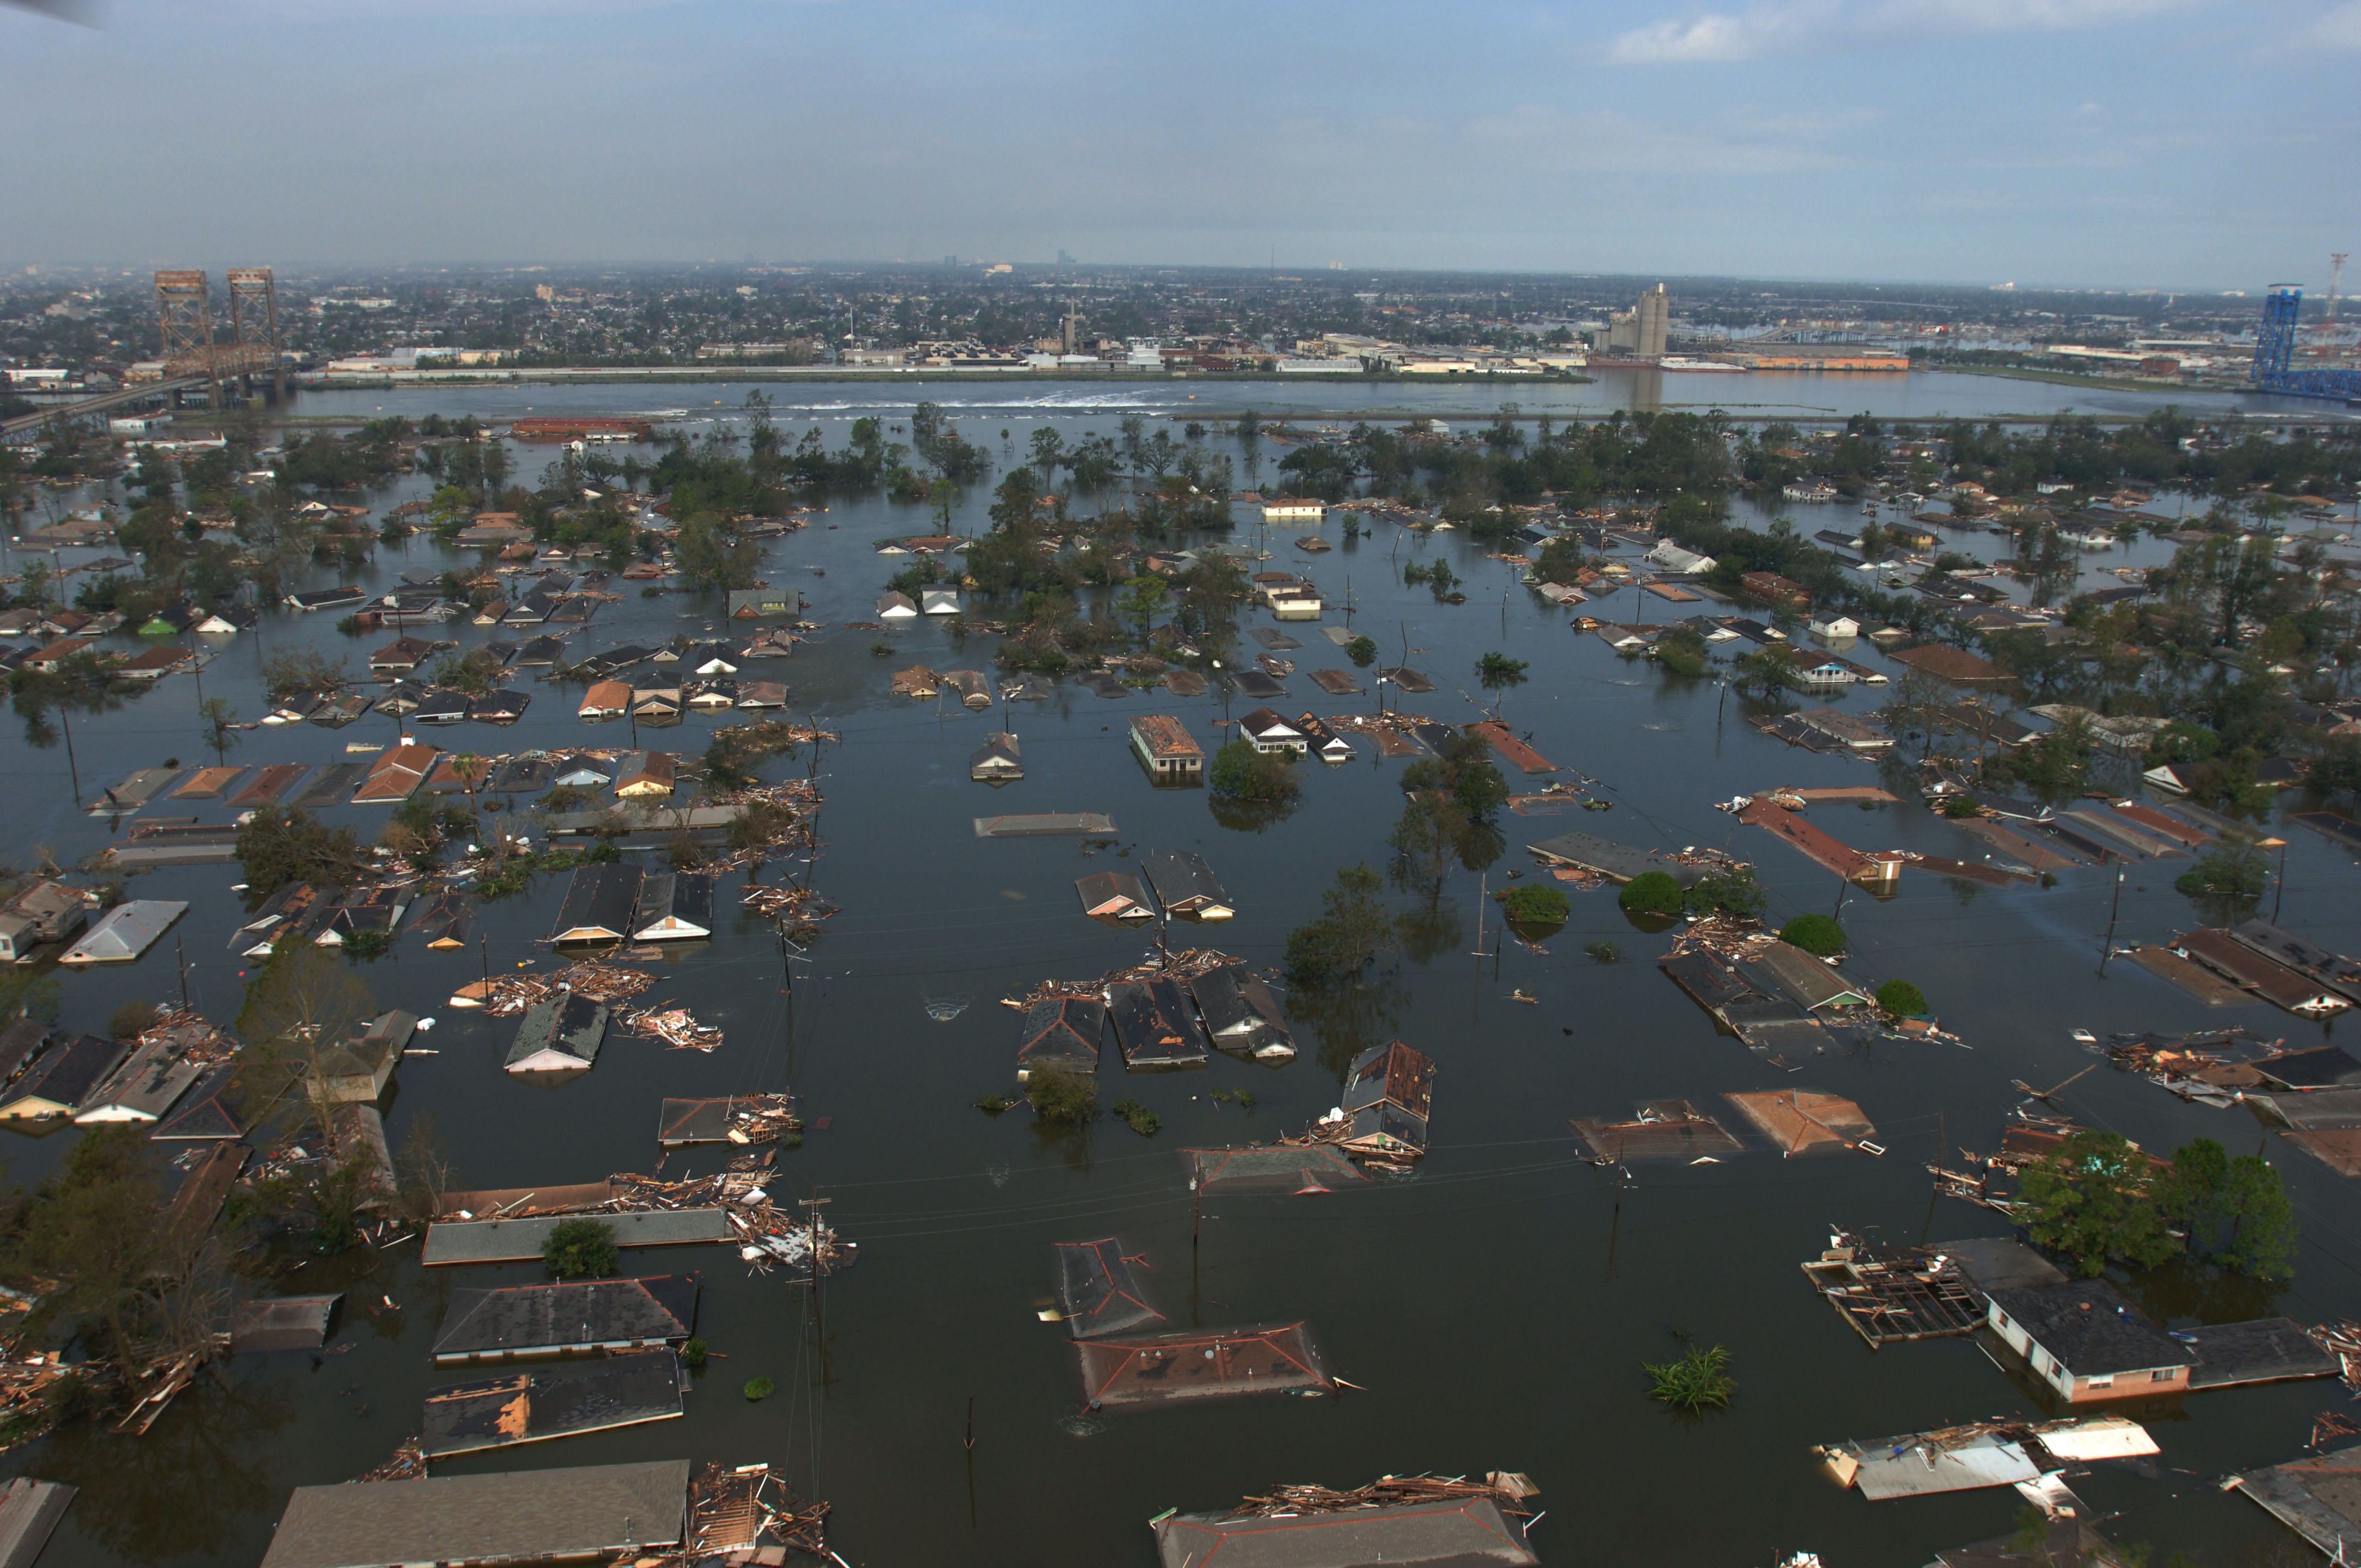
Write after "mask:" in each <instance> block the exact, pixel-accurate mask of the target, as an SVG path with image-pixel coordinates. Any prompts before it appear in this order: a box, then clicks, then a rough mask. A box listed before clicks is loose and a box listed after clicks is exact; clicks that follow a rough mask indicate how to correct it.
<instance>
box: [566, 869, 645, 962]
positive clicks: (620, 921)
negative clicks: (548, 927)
mask: <svg viewBox="0 0 2361 1568" xmlns="http://www.w3.org/2000/svg"><path fill="white" fill-rule="evenodd" d="M639 897H640V869H639V867H637V866H627V865H623V864H621V863H620V862H619V861H609V862H608V863H607V864H605V865H603V866H580V867H577V868H576V870H575V872H574V880H573V881H572V882H570V883H567V884H566V904H565V905H564V907H563V908H561V909H560V910H559V911H558V912H557V927H556V929H555V930H554V931H552V932H551V933H550V934H549V940H550V942H551V944H552V945H553V946H555V947H560V948H564V947H580V946H590V945H594V944H595V945H598V946H612V945H614V944H616V943H619V942H624V941H628V940H630V939H631V931H632V918H631V917H632V915H633V913H634V911H635V910H636V908H637V905H638V903H639Z"/></svg>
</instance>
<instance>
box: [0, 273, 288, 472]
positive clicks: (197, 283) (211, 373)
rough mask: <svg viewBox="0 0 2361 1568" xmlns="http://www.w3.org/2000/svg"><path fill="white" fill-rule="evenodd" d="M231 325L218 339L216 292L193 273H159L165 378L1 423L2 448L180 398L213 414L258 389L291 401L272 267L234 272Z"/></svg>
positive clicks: (231, 276)
mask: <svg viewBox="0 0 2361 1568" xmlns="http://www.w3.org/2000/svg"><path fill="white" fill-rule="evenodd" d="M228 282H229V322H228V333H227V335H226V336H222V335H217V334H216V328H215V323H214V308H213V298H212V291H211V289H210V288H209V286H208V285H207V282H206V280H205V275H204V274H203V272H199V271H193V270H170V271H163V272H159V273H157V274H156V324H157V327H158V329H159V334H160V335H161V337H162V339H163V351H162V353H161V354H160V355H159V356H158V357H159V359H160V360H161V361H162V362H163V367H164V370H163V374H162V375H161V376H160V377H159V378H157V379H155V380H153V381H135V382H133V383H131V384H130V385H128V386H126V387H120V388H117V389H115V390H114V391H112V392H104V393H101V394H100V395H98V396H96V397H91V398H82V399H79V400H75V401H73V402H71V403H63V404H60V405H58V406H56V407H53V408H47V409H42V410H40V411H38V412H34V413H29V414H20V415H17V416H16V417H15V418H13V419H5V420H0V442H30V441H35V440H38V439H39V438H40V435H41V433H42V432H43V431H44V430H47V429H49V427H50V426H52V425H61V424H64V423H67V422H71V421H77V420H92V421H97V420H103V419H104V418H106V417H108V416H110V415H113V414H116V413H120V412H123V411H126V410H130V409H134V408H137V407H139V406H142V405H148V404H155V403H162V404H164V405H165V406H167V407H170V405H171V403H172V401H173V400H175V399H177V398H179V397H180V396H181V394H183V393H187V394H190V395H194V394H195V393H197V392H199V391H203V393H204V394H205V400H206V401H207V403H208V404H210V405H211V406H212V407H214V408H217V409H218V408H223V407H225V406H226V405H227V404H228V403H229V402H233V401H236V402H243V401H245V400H247V399H248V398H251V397H252V396H253V395H254V394H255V392H256V391H257V390H258V389H259V390H261V391H262V392H263V393H264V394H265V395H266V396H268V397H269V399H270V400H271V401H273V402H274V403H277V404H280V405H281V406H284V405H285V403H286V401H287V361H286V357H285V356H284V355H283V354H282V353H281V352H280V337H279V290H278V285H277V284H276V283H275V282H274V281H273V280H272V278H271V275H270V269H269V268H268V267H233V268H231V269H229V273H228Z"/></svg>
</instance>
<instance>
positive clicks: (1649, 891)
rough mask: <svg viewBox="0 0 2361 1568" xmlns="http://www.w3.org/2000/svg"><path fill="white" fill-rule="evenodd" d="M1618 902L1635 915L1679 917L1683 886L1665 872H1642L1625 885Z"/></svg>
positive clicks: (1617, 898) (1618, 895)
mask: <svg viewBox="0 0 2361 1568" xmlns="http://www.w3.org/2000/svg"><path fill="white" fill-rule="evenodd" d="M1616 902H1617V903H1619V904H1620V905H1622V906H1623V907H1624V908H1626V909H1628V910H1630V911H1631V913H1632V914H1634V915H1678V914H1679V913H1680V912H1681V884H1680V883H1676V882H1675V881H1674V880H1673V879H1672V878H1671V877H1670V876H1669V875H1667V874H1666V873H1665V872H1641V873H1640V874H1639V875H1638V876H1635V877H1633V878H1632V879H1631V881H1630V882H1627V883H1624V884H1623V891H1622V892H1621V893H1620V894H1616Z"/></svg>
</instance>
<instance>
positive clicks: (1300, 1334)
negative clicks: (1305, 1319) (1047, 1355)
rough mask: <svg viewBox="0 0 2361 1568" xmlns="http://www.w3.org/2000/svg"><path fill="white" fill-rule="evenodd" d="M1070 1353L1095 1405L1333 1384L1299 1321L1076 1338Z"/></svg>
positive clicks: (1159, 1401) (1165, 1401) (1085, 1393)
mask: <svg viewBox="0 0 2361 1568" xmlns="http://www.w3.org/2000/svg"><path fill="white" fill-rule="evenodd" d="M1074 1357H1075V1360H1076V1362H1077V1364H1078V1365H1080V1366H1081V1368H1082V1396H1083V1398H1085V1399H1086V1400H1087V1401H1088V1402H1089V1404H1090V1406H1091V1408H1092V1409H1104V1408H1107V1407H1118V1406H1125V1405H1148V1404H1170V1403H1175V1402H1179V1401H1182V1400H1194V1399H1210V1398H1230V1397H1235V1396H1237V1395H1241V1394H1279V1393H1284V1392H1286V1391H1287V1390H1289V1389H1290V1388H1317V1389H1322V1390H1325V1391H1331V1392H1333V1391H1334V1388H1335V1382H1334V1379H1332V1378H1331V1377H1330V1376H1329V1375H1328V1369H1327V1366H1326V1365H1324V1364H1323V1362H1322V1361H1321V1359H1320V1354H1319V1352H1318V1351H1317V1350H1316V1349H1315V1348H1314V1347H1313V1345H1312V1340H1311V1336H1310V1335H1309V1334H1308V1333H1307V1332H1305V1330H1304V1325H1303V1324H1301V1323H1282V1324H1279V1325H1278V1326H1276V1327H1271V1328H1246V1329H1229V1330H1218V1329H1216V1330H1202V1329H1190V1330H1184V1331H1182V1332H1178V1333H1169V1334H1149V1335H1145V1336H1131V1335H1115V1336H1110V1337H1108V1338H1105V1339H1093V1340H1078V1341H1076V1342H1075V1344H1074Z"/></svg>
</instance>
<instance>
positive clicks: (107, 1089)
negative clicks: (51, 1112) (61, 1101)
mask: <svg viewBox="0 0 2361 1568" xmlns="http://www.w3.org/2000/svg"><path fill="white" fill-rule="evenodd" d="M204 1071H205V1069H204V1068H203V1065H201V1064H200V1063H197V1062H192V1061H191V1060H189V1059H188V1058H186V1057H184V1056H182V1055H181V1041H180V1040H178V1039H176V1038H172V1037H170V1035H169V1034H168V1035H165V1036H163V1037H159V1038H151V1039H149V1040H148V1043H147V1044H145V1045H141V1046H138V1047H135V1048H134V1049H133V1050H132V1052H131V1055H130V1056H129V1057H127V1058H125V1059H124V1060H123V1062H122V1063H121V1065H119V1066H117V1067H116V1068H115V1070H114V1071H112V1072H110V1073H108V1074H107V1075H106V1077H105V1078H104V1080H101V1081H100V1082H99V1083H98V1085H97V1086H96V1087H94V1088H93V1089H92V1090H91V1091H90V1092H89V1093H88V1094H86V1095H84V1096H83V1097H82V1106H81V1108H80V1109H79V1110H77V1111H75V1113H74V1118H73V1119H74V1124H75V1125H76V1126H91V1125H94V1124H98V1123H102V1122H154V1121H159V1120H160V1119H162V1117H163V1115H164V1113H166V1112H168V1111H170V1110H171V1108H172V1107H173V1105H174V1104H176V1103H177V1102H179V1100H180V1098H181V1095H183V1094H185V1093H187V1092H188V1091H189V1086H190V1085H191V1084H193V1083H194V1082H196V1081H197V1080H198V1079H200V1078H202V1077H203V1076H204Z"/></svg>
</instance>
